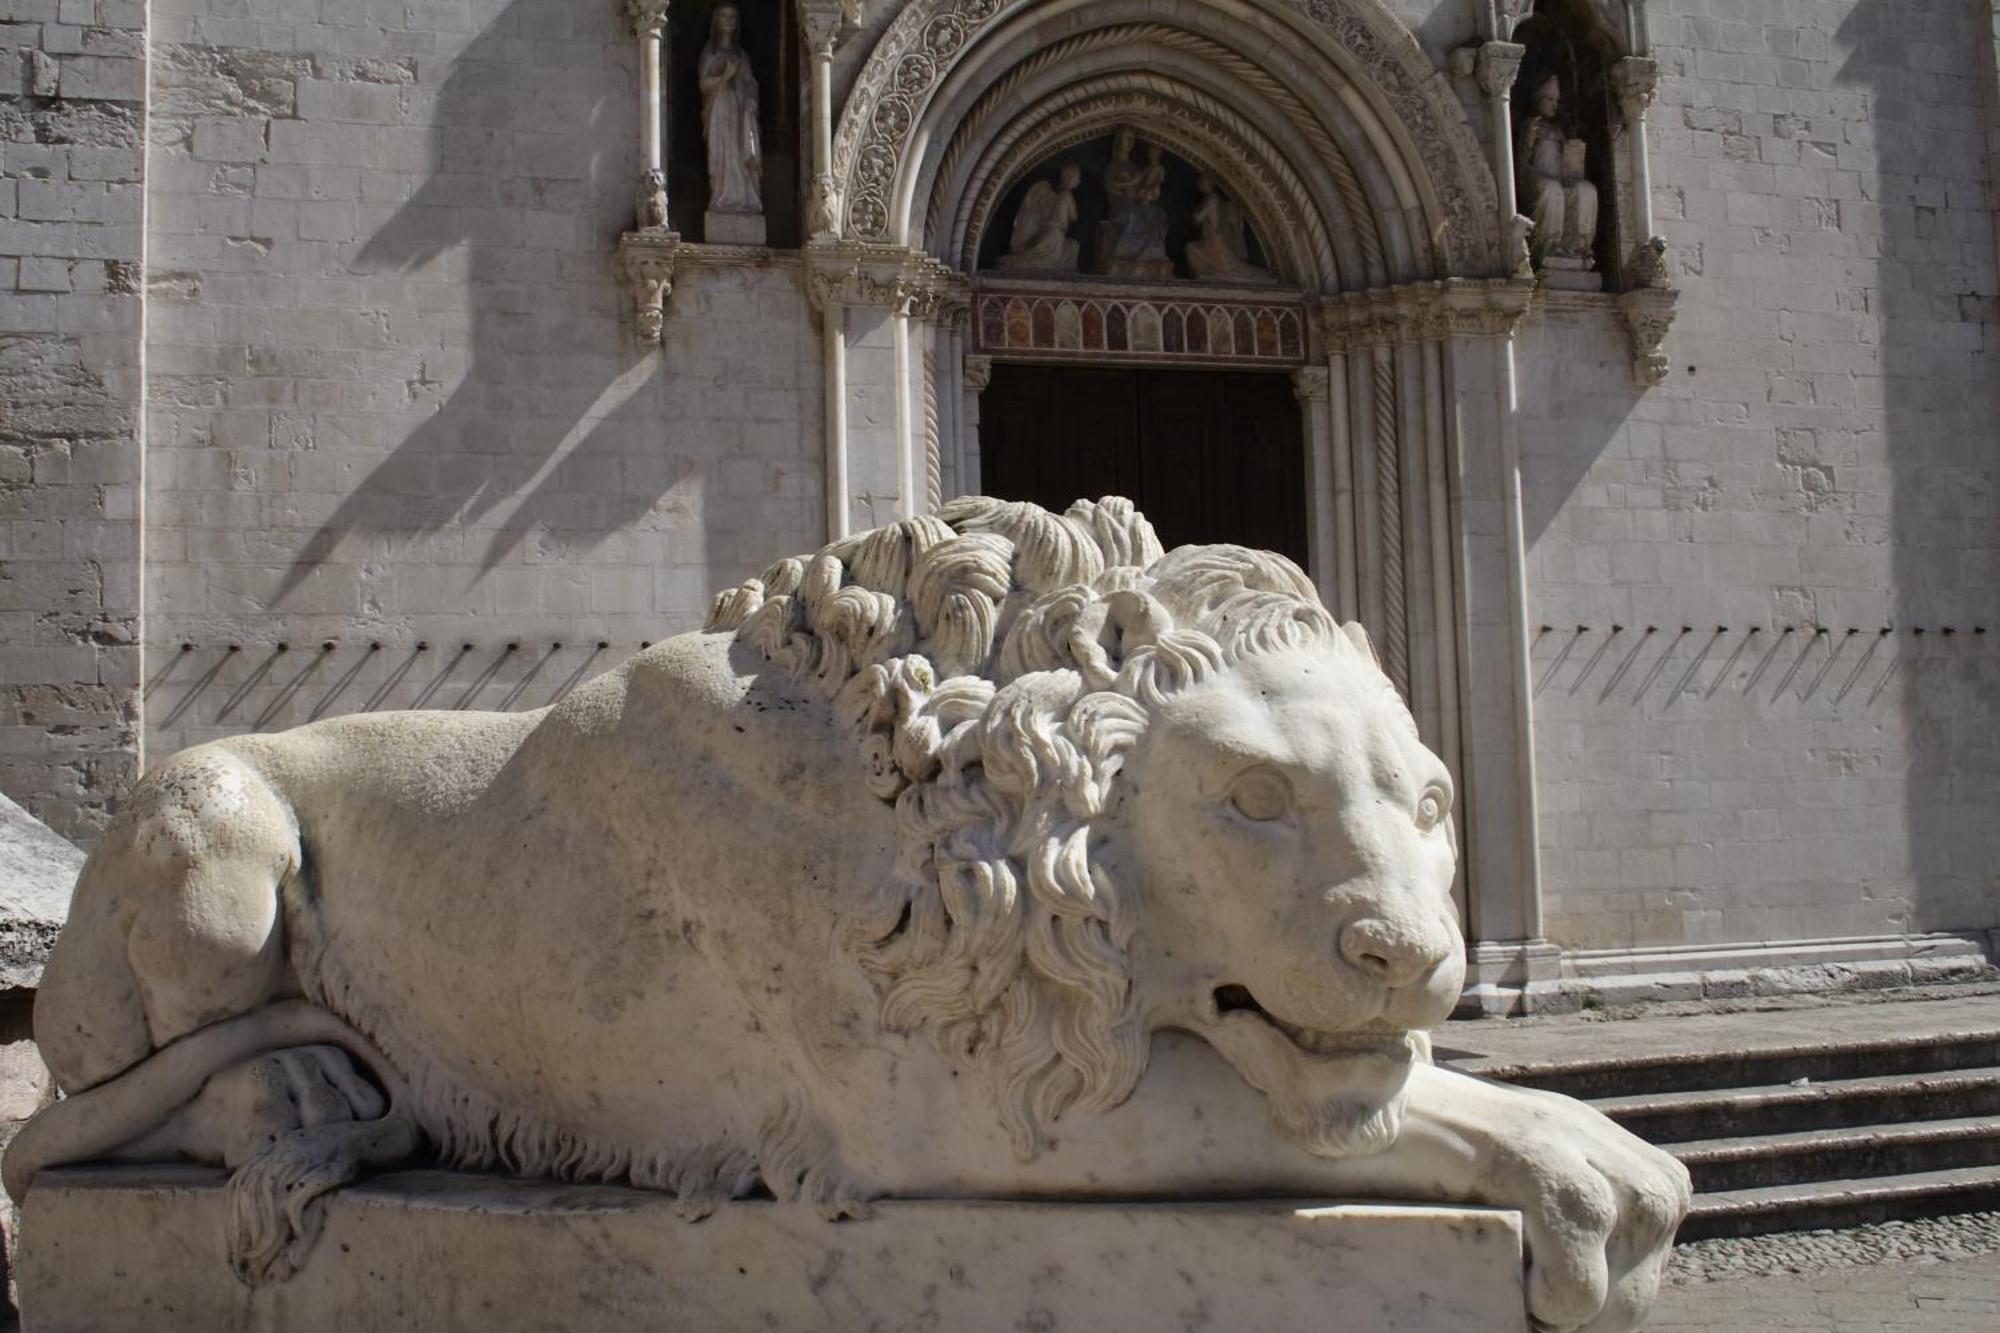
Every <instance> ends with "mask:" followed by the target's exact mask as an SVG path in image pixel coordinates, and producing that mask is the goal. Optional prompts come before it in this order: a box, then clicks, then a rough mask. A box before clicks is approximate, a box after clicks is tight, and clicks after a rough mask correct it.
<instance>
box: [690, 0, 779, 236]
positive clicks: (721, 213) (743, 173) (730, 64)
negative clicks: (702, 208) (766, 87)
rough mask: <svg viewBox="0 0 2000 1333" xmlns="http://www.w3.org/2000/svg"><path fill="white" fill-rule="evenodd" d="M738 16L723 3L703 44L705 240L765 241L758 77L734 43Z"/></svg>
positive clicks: (702, 123)
mask: <svg viewBox="0 0 2000 1333" xmlns="http://www.w3.org/2000/svg"><path fill="white" fill-rule="evenodd" d="M741 22H742V20H741V18H740V16H739V15H738V14H737V12H736V6H735V5H721V6H718V7H717V9H716V11H715V16H714V18H712V19H711V20H710V21H709V27H708V45H706V46H704V47H702V48H701V64H700V66H699V68H698V71H697V72H698V74H699V77H700V81H701V132H702V137H703V139H704V140H705V141H706V142H707V144H708V213H707V215H706V216H705V217H704V219H703V227H704V239H706V240H709V241H712V242H721V243H725V244H727V243H733V244H737V245H762V244H763V243H764V153H763V149H762V147H761V145H760V144H759V141H758V137H757V76H756V75H755V74H754V73H752V72H751V69H750V56H749V54H748V53H747V52H745V51H744V49H743V48H742V46H741V45H739V44H738V42H737V33H738V31H739V28H740V25H741Z"/></svg>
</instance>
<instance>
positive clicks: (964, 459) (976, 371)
mask: <svg viewBox="0 0 2000 1333" xmlns="http://www.w3.org/2000/svg"><path fill="white" fill-rule="evenodd" d="M960 365H961V367H962V370H961V373H960V375H959V382H960V383H961V384H963V385H964V386H965V398H964V403H963V406H962V407H961V408H960V409H959V429H960V436H959V438H960V440H961V444H960V446H959V469H960V471H959V474H958V489H959V493H960V494H962V495H978V494H980V493H981V492H982V491H983V490H984V489H985V485H984V482H983V481H982V479H981V477H980V456H979V395H980V394H982V393H985V392H986V388H987V386H988V385H990V384H992V383H993V358H992V357H990V356H979V355H976V354H975V355H970V356H967V357H966V358H965V360H964V361H963V362H961V363H960Z"/></svg>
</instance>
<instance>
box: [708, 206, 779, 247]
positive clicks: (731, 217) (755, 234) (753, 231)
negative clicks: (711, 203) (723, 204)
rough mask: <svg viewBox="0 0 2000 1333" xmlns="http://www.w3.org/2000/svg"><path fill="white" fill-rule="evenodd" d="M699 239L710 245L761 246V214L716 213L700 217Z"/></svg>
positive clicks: (762, 230)
mask: <svg viewBox="0 0 2000 1333" xmlns="http://www.w3.org/2000/svg"><path fill="white" fill-rule="evenodd" d="M701 239H702V240H703V241H705V242H707V243H708V244H710V245H762V244H763V243H764V215H763V214H762V213H716V212H713V211H711V212H707V213H703V214H702V215H701Z"/></svg>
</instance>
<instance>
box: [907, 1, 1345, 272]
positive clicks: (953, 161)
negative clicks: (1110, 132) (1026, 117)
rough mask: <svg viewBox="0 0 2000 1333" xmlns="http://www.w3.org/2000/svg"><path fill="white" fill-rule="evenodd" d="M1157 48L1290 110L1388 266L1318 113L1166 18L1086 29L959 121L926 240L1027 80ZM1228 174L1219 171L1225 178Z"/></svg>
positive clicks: (1039, 57) (1003, 82) (1017, 70)
mask: <svg viewBox="0 0 2000 1333" xmlns="http://www.w3.org/2000/svg"><path fill="white" fill-rule="evenodd" d="M1149 46H1150V47H1158V48H1163V49H1165V50H1168V51H1174V52H1180V53H1184V54H1186V55H1188V56H1191V57H1193V58H1195V59H1197V60H1199V61H1200V62H1202V63H1203V64H1204V65H1207V66H1210V67H1213V68H1215V69H1217V70H1220V71H1223V72H1225V73H1227V74H1228V75H1229V76H1230V77H1231V78H1233V79H1235V80H1237V81H1239V82H1240V83H1242V84H1243V85H1244V86H1245V87H1248V88H1250V89H1252V90H1254V91H1255V92H1256V93H1258V94H1259V95H1260V96H1262V97H1264V98H1266V99H1268V100H1269V101H1270V102H1271V103H1272V104H1273V105H1274V106H1276V107H1277V108H1278V109H1279V110H1280V111H1282V112H1283V113H1284V116H1285V118H1286V120H1287V121H1289V122H1290V124H1291V125H1292V127H1293V128H1294V129H1296V130H1297V131H1298V132H1299V134H1300V135H1301V136H1302V137H1303V138H1304V139H1305V141H1306V142H1307V143H1308V144H1309V145H1310V147H1311V150H1312V154H1313V160H1314V162H1315V164H1316V165H1318V166H1322V167H1324V168H1325V170H1326V171H1327V173H1328V174H1329V175H1330V176H1331V177H1332V178H1333V182H1334V187H1335V189H1336V190H1337V191H1338V192H1339V195H1340V200H1341V203H1342V204H1343V205H1344V207H1345V209H1346V214H1347V216H1346V217H1345V218H1344V219H1342V221H1344V222H1346V223H1347V224H1348V225H1347V227H1346V228H1345V230H1348V231H1351V233H1352V235H1353V237H1354V240H1355V243H1356V245H1357V246H1358V247H1359V249H1360V253H1361V257H1362V260H1363V263H1364V265H1365V267H1366V270H1367V274H1369V275H1380V274H1382V273H1383V272H1384V271H1385V270H1384V265H1383V260H1382V238H1381V230H1380V228H1379V227H1378V225H1377V223H1376V218H1375V215H1374V213H1373V211H1372V210H1370V208H1369V207H1368V201H1367V197H1366V195H1365V194H1364V193H1363V191H1362V188H1361V182H1360V179H1359V178H1358V177H1357V176H1356V175H1355V172H1354V168H1353V166H1352V165H1351V164H1350V163H1349V162H1348V160H1347V154H1346V153H1345V152H1344V151H1343V150H1342V148H1341V147H1340V145H1339V144H1338V143H1336V142H1335V140H1334V138H1333V136H1332V135H1331V134H1329V133H1328V132H1327V129H1326V127H1325V126H1324V125H1323V124H1321V123H1320V121H1319V119H1318V117H1316V116H1314V115H1313V114H1312V112H1311V110H1310V109H1309V108H1308V107H1307V106H1306V105H1305V103H1304V102H1302V101H1300V100H1299V98H1298V96H1297V95H1296V94H1294V93H1293V92H1292V90H1291V89H1290V88H1288V87H1286V86H1285V84H1284V83H1283V82H1282V81H1281V80H1279V79H1277V78H1275V77H1274V76H1273V75H1272V74H1271V73H1270V71H1268V70H1266V69H1265V68H1264V67H1263V66H1261V65H1258V64H1257V63H1256V62H1254V61H1251V60H1248V59H1245V58H1244V57H1243V56H1241V55H1239V54H1238V53H1237V52H1235V51H1232V50H1230V49H1229V48H1228V47H1226V46H1224V45H1222V44H1221V43H1220V42H1216V41H1213V40H1211V39H1209V38H1207V37H1205V36H1203V35H1201V34H1200V33H1195V32H1189V31H1187V30H1186V29H1184V28H1176V27H1173V26H1171V25H1169V24H1164V23H1126V24H1119V25H1117V26H1114V27H1109V28H1099V29H1096V30H1095V31H1092V32H1087V33H1083V34H1080V35H1079V36H1076V37H1072V38H1070V39H1069V40H1067V41H1063V42H1057V43H1056V44H1055V45H1053V46H1050V47H1047V48H1045V49H1044V50H1042V51H1040V52H1038V53H1036V54H1035V55H1033V56H1030V57H1029V58H1028V59H1026V60H1024V61H1022V62H1021V63H1020V64H1018V65H1016V66H1014V68H1013V69H1011V70H1009V71H1008V72H1007V73H1006V74H1005V75H1003V76H1001V78H1000V79H999V80H997V81H996V82H995V83H994V84H993V85H992V86H991V87H990V88H988V89H987V91H986V92H985V94H984V95H982V96H981V97H980V99H979V101H978V102H977V103H976V104H975V105H974V106H973V108H972V110H971V111H970V112H968V113H967V114H966V116H965V118H964V119H963V120H961V121H960V122H959V124H958V128H957V129H956V130H955V131H954V132H953V134H952V139H951V145H950V147H949V148H947V149H946V151H945V154H944V157H943V158H942V160H941V161H940V162H939V163H938V166H937V170H936V171H935V172H934V173H933V175H932V177H931V179H932V181H933V182H934V185H933V189H932V191H931V197H930V203H929V210H928V212H927V213H926V215H925V219H924V233H923V243H925V244H929V245H936V244H937V243H938V242H939V241H940V240H941V239H942V235H941V233H940V231H939V228H940V227H941V226H942V225H943V214H944V210H945V209H946V208H947V207H948V206H949V205H950V204H951V202H952V197H953V195H954V194H956V193H959V192H957V191H954V190H953V189H952V182H953V181H954V180H956V179H957V177H958V174H959V172H960V170H961V169H962V168H963V167H964V165H965V158H966V157H967V155H968V154H971V153H974V152H976V151H978V150H979V148H980V145H981V143H982V141H983V140H984V138H985V133H986V130H987V127H988V125H989V124H990V123H991V122H992V121H993V120H994V119H995V118H996V117H997V116H999V115H1001V114H1004V113H1006V112H1008V111H1010V110H1012V109H1013V108H1015V107H1018V106H1020V105H1021V100H1022V99H1021V94H1022V90H1023V89H1024V87H1025V86H1026V85H1028V84H1030V83H1032V82H1034V81H1035V80H1036V79H1038V78H1039V77H1041V76H1043V75H1045V74H1048V73H1050V72H1052V71H1055V72H1060V71H1062V70H1065V69H1068V68H1072V67H1074V66H1075V65H1076V64H1077V63H1078V62H1080V61H1082V60H1084V59H1085V58H1086V57H1089V56H1092V55H1095V54H1097V53H1100V52H1106V51H1116V52H1124V53H1129V55H1130V58H1131V59H1132V61H1133V62H1134V64H1135V65H1138V66H1140V67H1143V64H1144V61H1145V59H1146V56H1147V55H1148V54H1149V53H1148V52H1146V51H1145V50H1144V48H1146V47H1149ZM1202 165H1203V166H1204V167H1207V168H1210V169H1211V170H1213V169H1214V167H1213V164H1211V163H1206V162H1204V163H1203V164H1202ZM1222 175H1223V173H1220V172H1218V178H1221V176H1222ZM984 184H985V181H984V180H983V179H982V177H981V175H980V174H979V173H977V172H975V173H974V174H973V175H972V177H971V178H970V180H969V181H968V184H967V186H966V188H965V189H964V191H963V192H962V193H963V194H965V195H972V194H975V193H977V192H978V191H979V189H980V187H981V186H983V185H984ZM1012 184H1013V182H1012V180H1008V181H1006V182H1005V183H1004V184H1003V185H1002V187H1001V188H1002V191H1003V192H1004V191H1005V189H1006V188H1007V186H1010V185H1012ZM978 234H979V232H978V230H977V229H975V231H974V232H973V235H972V242H973V243H974V244H975V245H976V244H977V241H978ZM949 248H950V249H956V248H958V245H957V241H956V238H953V241H952V243H951V245H950V247H949ZM1354 276H1355V277H1356V278H1361V277H1363V276H1365V275H1363V274H1360V273H1357V274H1355V275H1354Z"/></svg>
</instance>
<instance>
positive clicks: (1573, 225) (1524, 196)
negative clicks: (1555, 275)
mask: <svg viewBox="0 0 2000 1333" xmlns="http://www.w3.org/2000/svg"><path fill="white" fill-rule="evenodd" d="M1561 101H1562V86H1561V85H1560V84H1559V83H1557V82H1556V79H1555V76H1554V75H1550V76H1549V78H1548V79H1547V80H1546V81H1545V82H1543V84H1542V85H1541V87H1539V88H1537V89H1536V90H1535V110H1534V114H1533V115H1531V116H1529V117H1528V118H1527V119H1526V120H1524V121H1522V122H1521V132H1520V134H1519V135H1517V136H1516V138H1515V144H1514V157H1515V160H1514V177H1515V182H1516V188H1517V189H1518V191H1519V193H1520V206H1521V210H1522V211H1523V212H1524V213H1526V214H1527V215H1528V216H1529V217H1531V218H1533V219H1534V221H1535V230H1534V233H1533V236H1534V241H1535V245H1536V248H1537V249H1539V250H1540V252H1541V255H1542V264H1543V266H1544V267H1545V268H1559V269H1589V268H1593V267H1595V266H1596V263H1595V259H1594V258H1593V254H1594V251H1595V248H1596V243H1597V187H1596V186H1595V185H1593V184H1591V182H1590V181H1589V179H1588V178H1587V177H1586V176H1585V174H1584V167H1585V161H1584V154H1585V145H1584V142H1583V140H1581V139H1572V138H1570V137H1568V136H1567V135H1565V134H1564V133H1563V131H1562V127H1561V126H1560V125H1558V124H1557V123H1556V109H1557V107H1558V106H1559V105H1560V104H1561Z"/></svg>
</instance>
